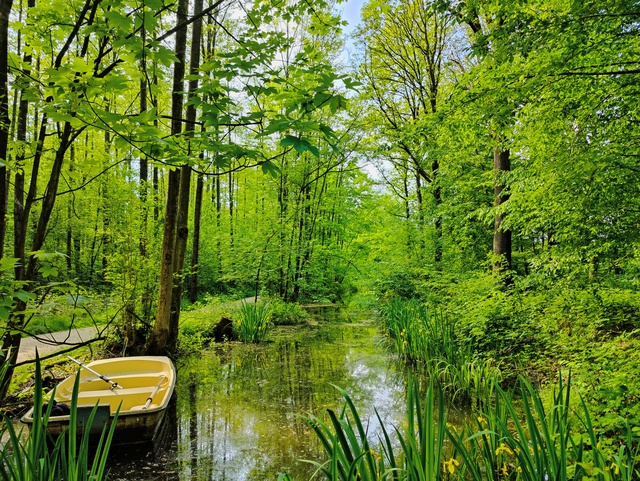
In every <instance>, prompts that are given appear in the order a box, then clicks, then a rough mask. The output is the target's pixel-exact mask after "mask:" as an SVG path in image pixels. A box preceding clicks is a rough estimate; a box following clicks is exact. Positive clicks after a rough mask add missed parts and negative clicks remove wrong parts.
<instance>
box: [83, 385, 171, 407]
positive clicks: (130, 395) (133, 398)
mask: <svg viewBox="0 0 640 481" xmlns="http://www.w3.org/2000/svg"><path fill="white" fill-rule="evenodd" d="M154 387H155V386H145V387H134V388H125V389H114V390H113V391H111V390H109V389H101V390H96V391H82V392H79V393H78V405H95V403H96V402H98V401H100V403H101V404H102V403H109V404H110V405H111V411H112V412H115V410H116V409H117V408H118V406H120V403H121V402H122V406H121V407H120V410H121V411H127V410H130V409H132V408H133V407H134V406H139V405H144V404H145V402H146V401H147V399H148V397H149V396H150V395H151V393H152V391H153V390H154ZM165 389H166V387H164V388H161V389H160V390H159V391H158V392H157V393H156V396H154V397H157V396H158V395H159V396H160V397H162V396H164V394H163V391H164V390H165Z"/></svg>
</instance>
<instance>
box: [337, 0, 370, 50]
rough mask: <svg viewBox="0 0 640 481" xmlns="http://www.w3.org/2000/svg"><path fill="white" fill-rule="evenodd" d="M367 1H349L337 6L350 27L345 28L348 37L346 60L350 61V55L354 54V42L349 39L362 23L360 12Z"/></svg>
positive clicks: (346, 41)
mask: <svg viewBox="0 0 640 481" xmlns="http://www.w3.org/2000/svg"><path fill="white" fill-rule="evenodd" d="M365 1H366V0H347V1H346V2H343V3H339V4H338V5H337V10H339V11H341V12H342V18H343V19H345V20H346V21H347V22H349V26H348V27H345V29H344V33H345V35H346V37H347V38H346V39H345V50H346V52H345V54H346V55H345V56H344V57H343V58H344V59H345V60H347V59H348V57H349V54H350V53H351V52H353V49H354V47H353V40H352V39H351V38H350V37H349V36H350V35H351V33H353V30H354V29H355V28H356V26H357V25H358V23H360V10H361V9H362V5H363V4H364V2H365Z"/></svg>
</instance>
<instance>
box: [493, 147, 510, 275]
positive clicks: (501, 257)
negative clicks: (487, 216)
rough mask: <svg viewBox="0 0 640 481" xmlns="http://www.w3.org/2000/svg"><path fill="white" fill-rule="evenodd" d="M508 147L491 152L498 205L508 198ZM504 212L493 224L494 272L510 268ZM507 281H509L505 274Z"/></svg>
mask: <svg viewBox="0 0 640 481" xmlns="http://www.w3.org/2000/svg"><path fill="white" fill-rule="evenodd" d="M509 156H510V151H509V149H506V150H501V149H500V148H498V147H496V148H495V150H494V152H493V171H494V176H495V180H494V194H493V197H494V205H495V206H496V207H500V206H501V205H502V204H504V203H505V202H506V201H507V200H508V199H509V195H508V194H506V193H504V190H505V188H506V184H505V174H506V173H507V172H509V171H510V170H511V161H510V158H509ZM503 221H504V214H502V213H498V214H497V215H496V217H495V219H494V224H493V254H494V256H495V257H496V259H497V260H496V262H495V263H494V264H493V271H494V272H504V271H508V270H510V269H511V231H510V230H508V229H504V228H503V227H502V222H503ZM507 282H509V279H508V276H507Z"/></svg>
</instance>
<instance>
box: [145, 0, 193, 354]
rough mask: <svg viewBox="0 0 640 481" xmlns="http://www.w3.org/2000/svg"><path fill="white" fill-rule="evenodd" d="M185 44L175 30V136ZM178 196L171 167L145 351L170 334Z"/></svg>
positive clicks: (183, 12)
mask: <svg viewBox="0 0 640 481" xmlns="http://www.w3.org/2000/svg"><path fill="white" fill-rule="evenodd" d="M187 7H188V0H180V1H179V3H178V14H177V16H176V17H177V18H176V23H177V25H180V24H182V23H183V22H185V21H186V18H187ZM186 45H187V31H186V29H184V28H181V29H179V30H178V31H177V32H176V39H175V53H176V61H175V63H174V64H173V65H174V72H173V89H172V97H171V119H172V120H171V134H172V135H174V136H178V135H179V134H180V133H181V132H182V120H181V119H182V105H183V98H182V97H183V94H182V91H183V89H184V87H183V80H184V70H185V69H184V62H185V50H186ZM179 197H180V171H179V170H177V169H172V170H171V171H170V172H169V180H168V185H167V199H166V204H165V213H164V229H163V237H162V258H161V263H160V285H159V292H158V311H157V313H156V320H155V323H154V324H153V330H152V331H151V335H150V336H149V339H147V344H146V346H145V351H146V352H147V353H148V354H162V353H164V352H165V351H166V349H167V348H168V347H170V346H168V342H169V338H170V336H172V337H174V336H173V335H172V334H171V333H170V325H171V307H172V303H171V298H172V292H173V274H174V270H173V269H174V262H175V260H174V248H175V244H176V229H177V223H178V199H179Z"/></svg>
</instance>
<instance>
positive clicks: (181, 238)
mask: <svg viewBox="0 0 640 481" xmlns="http://www.w3.org/2000/svg"><path fill="white" fill-rule="evenodd" d="M202 3H203V0H195V2H194V7H193V8H194V11H193V15H194V16H198V15H199V14H200V12H202ZM201 38H202V18H198V20H196V21H195V22H194V23H193V29H192V33H191V58H190V62H189V63H190V65H189V74H190V80H189V94H188V95H189V99H193V98H194V97H195V96H196V91H197V90H198V77H197V75H198V69H199V68H200V44H201ZM196 113H197V112H196V107H195V105H194V104H193V103H190V104H189V105H188V106H187V117H186V121H187V126H186V129H185V131H186V132H187V134H189V135H191V136H192V135H193V133H194V132H195V125H196ZM189 152H191V148H189ZM190 195H191V166H190V165H183V166H182V167H180V197H179V199H178V219H177V223H178V224H177V226H176V246H175V257H174V263H173V273H174V276H173V278H174V285H173V293H172V295H171V304H172V306H171V318H170V321H169V342H168V346H169V348H170V349H171V350H174V348H175V346H176V345H177V342H178V321H179V320H180V303H181V301H182V287H183V285H184V260H185V254H186V251H187V240H188V238H189V198H190Z"/></svg>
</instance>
